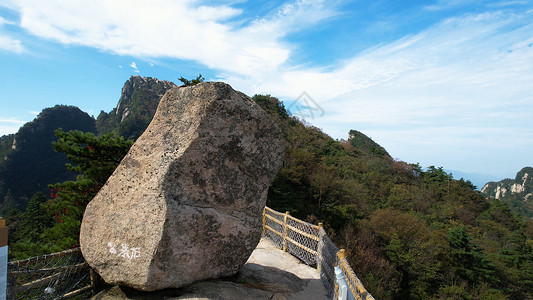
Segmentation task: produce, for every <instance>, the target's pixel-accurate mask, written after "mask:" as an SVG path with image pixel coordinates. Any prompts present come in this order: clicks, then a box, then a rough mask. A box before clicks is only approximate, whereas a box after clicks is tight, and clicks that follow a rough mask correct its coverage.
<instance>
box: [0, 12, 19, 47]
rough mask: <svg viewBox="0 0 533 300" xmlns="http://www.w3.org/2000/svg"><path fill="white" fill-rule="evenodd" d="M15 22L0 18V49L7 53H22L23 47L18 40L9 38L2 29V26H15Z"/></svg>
mask: <svg viewBox="0 0 533 300" xmlns="http://www.w3.org/2000/svg"><path fill="white" fill-rule="evenodd" d="M15 24H16V22H13V21H9V20H6V19H4V18H3V17H1V16H0V49H1V50H6V51H9V52H15V53H22V52H24V50H25V49H24V47H23V46H22V42H21V41H20V40H18V39H15V38H13V37H11V36H10V35H9V34H8V33H6V32H5V30H4V29H3V27H4V25H15Z"/></svg>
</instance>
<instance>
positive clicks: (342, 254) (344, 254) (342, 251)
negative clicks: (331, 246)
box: [337, 249, 346, 265]
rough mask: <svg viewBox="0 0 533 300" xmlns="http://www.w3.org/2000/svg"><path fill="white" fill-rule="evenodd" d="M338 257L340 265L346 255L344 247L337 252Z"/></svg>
mask: <svg viewBox="0 0 533 300" xmlns="http://www.w3.org/2000/svg"><path fill="white" fill-rule="evenodd" d="M337 257H338V258H339V265H340V264H341V260H342V259H343V258H345V257H346V252H345V251H344V249H340V250H339V253H337Z"/></svg>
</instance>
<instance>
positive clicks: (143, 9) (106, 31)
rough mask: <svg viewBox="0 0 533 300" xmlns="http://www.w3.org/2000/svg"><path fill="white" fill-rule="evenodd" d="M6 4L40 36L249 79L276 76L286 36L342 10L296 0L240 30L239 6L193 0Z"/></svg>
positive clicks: (22, 0)
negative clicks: (258, 75)
mask: <svg viewBox="0 0 533 300" xmlns="http://www.w3.org/2000/svg"><path fill="white" fill-rule="evenodd" d="M5 5H8V6H9V7H10V8H11V9H14V10H16V11H19V12H20V15H21V22H20V24H21V27H22V28H24V29H25V30H27V31H28V32H30V33H32V34H34V35H36V36H39V37H43V38H47V39H52V40H55V41H58V42H61V43H64V44H75V45H84V46H90V47H95V48H98V49H100V50H104V51H110V52H113V53H117V54H123V55H133V56H137V57H152V58H154V57H170V58H178V59H188V60H194V61H197V62H201V63H203V64H204V65H206V66H208V67H209V68H213V69H217V70H222V71H224V72H230V73H235V74H246V75H250V74H254V73H258V72H259V71H262V72H265V71H266V72H274V71H275V70H276V69H277V68H278V67H279V66H281V65H282V64H284V63H285V62H286V60H287V58H288V57H289V55H290V52H291V46H290V45H288V44H287V43H286V42H284V41H282V40H281V38H282V37H284V36H285V35H286V34H288V33H289V32H292V31H297V30H300V29H302V28H306V27H308V26H313V25H315V24H317V23H318V22H320V21H322V20H325V19H327V18H330V17H332V16H334V15H335V14H336V13H337V12H336V11H335V6H334V5H332V4H330V3H328V2H326V1H318V0H317V1H309V0H302V1H291V2H289V3H287V4H284V5H282V6H281V7H280V8H279V9H278V10H276V11H274V12H273V13H272V14H270V15H268V16H266V17H265V18H257V19H254V20H251V21H250V22H244V24H246V25H244V26H242V24H243V22H242V21H243V20H247V18H248V17H247V16H241V14H242V11H241V10H240V9H235V8H232V7H230V6H224V5H218V6H208V5H200V6H198V4H197V2H196V1H192V0H191V1H170V0H154V1H149V2H146V1H141V0H133V1H106V0H95V1H92V2H91V5H86V3H85V2H84V1H79V0H78V1H69V2H68V3H65V2H64V1H46V3H45V2H42V1H32V0H8V1H7V3H6V4H5ZM96 16H97V19H98V22H95V18H96ZM176 16H179V18H177V17H176ZM238 18H241V22H239V21H237V19H238Z"/></svg>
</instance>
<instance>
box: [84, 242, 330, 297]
mask: <svg viewBox="0 0 533 300" xmlns="http://www.w3.org/2000/svg"><path fill="white" fill-rule="evenodd" d="M92 299H94V300H111V299H113V300H115V299H121V300H122V299H136V300H144V299H146V300H148V299H217V300H230V299H231V300H233V299H271V300H285V299H286V300H299V299H302V300H309V299H327V291H326V289H325V287H324V285H323V284H322V281H321V280H320V275H319V273H318V271H317V270H316V269H314V268H311V267H309V266H307V265H305V264H303V263H301V262H300V261H299V260H298V259H297V258H295V257H293V256H292V255H290V254H288V253H286V252H283V251H282V250H280V249H278V248H277V247H276V246H274V244H272V242H270V241H269V240H267V239H261V241H260V242H259V245H257V248H256V249H255V250H254V252H253V253H252V255H251V256H250V258H249V259H248V261H247V262H246V264H245V265H244V266H243V267H242V268H241V270H240V271H239V273H238V274H237V275H235V276H233V277H231V278H223V279H217V280H209V281H203V282H197V283H194V284H192V285H190V286H188V287H185V288H182V289H169V290H164V291H158V292H151V293H140V292H137V291H134V290H131V289H128V288H123V287H118V286H115V287H112V288H110V289H107V290H105V291H103V292H101V293H99V294H98V295H96V296H94V297H93V298H92Z"/></svg>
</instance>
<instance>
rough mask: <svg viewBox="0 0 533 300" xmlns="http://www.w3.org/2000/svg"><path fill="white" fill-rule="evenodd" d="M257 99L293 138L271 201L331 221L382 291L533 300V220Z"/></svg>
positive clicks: (360, 138)
mask: <svg viewBox="0 0 533 300" xmlns="http://www.w3.org/2000/svg"><path fill="white" fill-rule="evenodd" d="M254 99H255V101H256V102H257V103H259V104H260V105H261V106H262V107H263V109H265V111H267V112H268V113H269V114H270V115H271V116H272V118H274V119H275V120H276V123H277V124H278V126H279V127H280V128H281V129H282V131H283V133H284V135H285V139H286V155H285V162H284V165H283V167H282V169H281V170H280V172H279V174H278V176H277V177H276V178H275V180H274V182H273V184H272V186H271V188H270V190H269V196H268V202H267V204H268V205H269V206H270V207H272V208H274V209H276V210H279V211H286V210H288V211H290V212H291V214H293V215H296V216H297V217H299V218H303V219H306V220H308V221H310V222H314V223H316V222H318V221H321V222H323V223H324V224H325V226H326V229H327V230H328V233H329V235H330V236H331V237H332V238H333V240H334V242H335V243H336V244H337V246H339V247H342V248H345V249H346V251H347V255H348V258H349V261H350V264H351V266H352V267H353V268H354V270H355V272H356V273H357V275H358V276H359V278H360V279H361V280H362V282H363V283H364V285H365V287H366V288H367V289H368V290H369V291H370V292H371V293H372V294H373V295H374V297H375V298H376V299H532V297H533V294H532V292H533V241H532V239H533V223H532V222H531V221H529V222H527V223H526V222H524V221H523V220H522V219H520V217H518V216H517V215H515V214H513V213H512V212H511V211H510V209H509V207H508V206H507V205H506V204H505V203H502V202H500V201H492V202H489V201H488V200H486V199H485V198H484V197H483V196H481V194H480V193H479V192H477V191H476V190H475V187H474V186H473V185H472V183H471V182H469V181H465V180H463V179H459V180H455V179H453V177H452V174H447V173H446V172H445V171H443V169H442V168H436V167H434V166H430V167H429V168H427V170H425V171H423V170H422V168H421V166H420V165H418V164H408V163H405V162H403V161H397V160H394V159H392V158H391V157H390V156H389V155H388V154H387V152H386V151H385V150H384V149H383V148H382V147H380V146H379V145H377V144H375V143H373V142H371V140H370V139H368V138H367V137H365V136H364V135H362V134H361V133H360V132H357V131H351V132H350V138H349V139H348V140H347V141H335V140H333V139H332V138H331V137H329V136H327V135H326V134H324V133H323V132H322V131H321V130H319V129H318V128H315V127H313V126H309V125H306V124H304V123H302V122H300V121H298V120H297V119H295V118H293V117H291V116H290V115H289V114H288V113H287V112H286V111H285V109H284V107H283V105H282V103H281V102H280V101H278V100H277V99H276V98H274V97H270V96H268V95H266V96H257V95H256V96H255V97H254Z"/></svg>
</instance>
